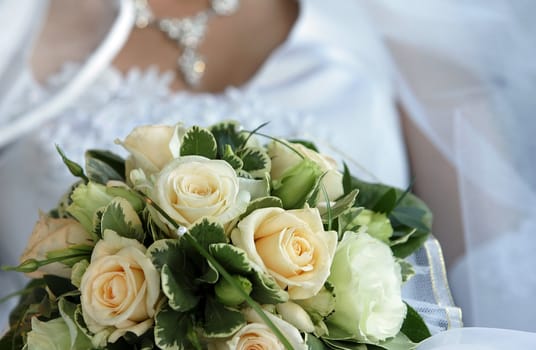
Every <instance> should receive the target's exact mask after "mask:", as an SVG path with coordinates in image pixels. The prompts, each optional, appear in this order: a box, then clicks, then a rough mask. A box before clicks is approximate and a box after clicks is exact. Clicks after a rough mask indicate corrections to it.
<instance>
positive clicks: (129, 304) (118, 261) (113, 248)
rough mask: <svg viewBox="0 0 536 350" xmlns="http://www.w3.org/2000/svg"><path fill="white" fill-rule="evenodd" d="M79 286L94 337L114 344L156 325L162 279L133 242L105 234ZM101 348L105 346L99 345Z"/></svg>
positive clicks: (142, 247)
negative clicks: (156, 308)
mask: <svg viewBox="0 0 536 350" xmlns="http://www.w3.org/2000/svg"><path fill="white" fill-rule="evenodd" d="M103 236H104V237H103V239H102V240H100V241H99V242H97V244H96V245H95V249H94V250H93V254H92V255H91V262H90V264H89V266H88V268H87V270H86V272H85V273H84V275H83V276H82V281H81V283H80V293H81V299H80V300H81V304H82V313H83V315H84V320H85V321H86V324H87V326H88V328H89V330H90V331H91V332H93V333H95V334H99V333H101V335H100V336H99V337H98V338H101V339H102V338H103V337H102V332H107V333H109V334H107V336H106V337H104V339H106V340H107V341H108V342H112V343H113V342H115V341H117V339H119V338H120V337H121V336H123V335H124V334H125V333H127V332H132V333H134V334H136V335H142V334H143V333H145V332H146V331H147V330H148V329H149V328H151V326H152V325H153V317H154V314H155V307H156V303H157V302H158V299H159V296H160V275H159V273H158V272H157V270H156V268H155V267H154V266H153V264H152V263H151V260H150V259H149V258H148V257H147V256H146V254H145V251H146V248H145V247H144V246H143V245H142V244H141V243H139V242H138V241H136V240H134V239H128V238H124V237H120V236H119V235H117V233H115V232H114V231H111V230H106V231H104V235H103ZM100 345H102V344H100Z"/></svg>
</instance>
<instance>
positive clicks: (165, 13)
mask: <svg viewBox="0 0 536 350" xmlns="http://www.w3.org/2000/svg"><path fill="white" fill-rule="evenodd" d="M150 4H151V7H152V10H153V12H154V14H155V16H156V17H184V16H191V15H193V14H195V13H197V12H199V11H202V10H204V9H206V8H208V6H209V2H208V0H202V1H199V0H195V1H194V0H187V1H169V0H156V1H150ZM297 14H298V4H297V2H296V1H289V0H270V1H259V0H242V1H241V4H240V8H239V9H238V10H237V12H236V13H234V14H232V15H231V16H228V17H227V16H225V17H220V16H216V17H213V18H211V19H210V20H209V22H208V24H207V33H206V36H205V38H204V39H203V41H202V42H201V44H200V46H199V48H198V51H199V53H200V54H201V55H203V56H204V57H205V61H206V71H205V74H204V77H203V79H202V80H201V83H200V85H199V86H198V87H197V88H196V89H191V88H189V87H188V86H187V85H186V83H185V82H184V80H183V79H182V77H181V75H180V74H178V73H177V74H176V79H175V80H174V82H173V84H172V88H173V89H174V90H194V91H199V92H221V91H222V90H224V89H225V87H227V86H230V85H232V86H240V85H242V84H244V83H246V82H247V81H249V80H250V79H251V78H252V77H253V76H254V74H255V73H256V72H257V71H258V70H259V68H260V67H261V66H262V64H263V63H264V62H265V61H266V59H267V58H268V57H269V55H270V54H271V53H272V52H273V50H274V49H276V48H277V47H278V46H280V45H281V44H282V43H283V41H285V39H286V38H287V36H288V34H289V32H290V30H291V29H292V27H293V25H294V22H295V20H296V18H297ZM180 52H181V50H180V48H179V47H178V45H177V44H176V43H175V42H173V41H171V40H170V39H168V38H167V37H166V36H165V35H163V33H161V32H160V31H158V30H157V29H154V28H151V29H148V28H146V29H135V30H134V31H133V32H132V34H131V36H130V38H129V40H128V42H127V44H126V45H125V46H124V47H123V49H122V51H121V52H120V54H119V55H118V56H117V57H116V59H115V61H114V65H115V66H116V67H118V68H119V69H120V70H121V71H127V70H128V69H130V68H131V67H133V66H136V67H140V68H145V67H148V66H151V65H157V66H158V67H159V68H160V69H161V70H169V71H174V72H175V71H176V64H177V63H176V61H177V58H178V57H179V55H180Z"/></svg>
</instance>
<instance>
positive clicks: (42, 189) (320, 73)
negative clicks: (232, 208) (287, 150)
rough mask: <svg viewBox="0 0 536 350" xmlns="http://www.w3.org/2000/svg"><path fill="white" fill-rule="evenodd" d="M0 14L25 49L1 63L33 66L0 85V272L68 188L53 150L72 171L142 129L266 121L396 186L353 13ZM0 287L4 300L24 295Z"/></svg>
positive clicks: (100, 7)
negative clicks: (73, 164) (21, 32)
mask: <svg viewBox="0 0 536 350" xmlns="http://www.w3.org/2000/svg"><path fill="white" fill-rule="evenodd" d="M4 13H6V14H7V13H9V17H6V20H8V21H11V22H13V24H12V26H11V25H10V26H8V27H13V28H15V27H17V26H18V27H24V26H26V32H25V33H26V35H27V36H28V37H27V38H26V40H23V41H21V40H16V41H8V42H6V44H8V45H9V44H10V45H12V47H13V49H12V50H11V52H13V57H11V58H10V60H9V61H10V62H30V63H31V64H30V65H21V66H20V67H18V68H20V73H19V74H18V76H17V78H18V79H16V80H15V79H14V80H11V79H10V78H11V77H10V76H7V75H5V74H4V75H3V76H1V79H2V80H0V86H2V87H6V89H7V87H8V86H14V87H15V88H10V89H9V91H6V90H5V89H1V90H2V92H4V91H6V93H5V94H4V95H3V96H2V98H0V101H2V104H1V105H0V111H1V112H0V118H1V119H0V123H3V124H4V125H3V126H2V127H1V128H0V144H3V143H8V142H10V143H9V144H8V145H6V147H5V149H4V150H3V151H2V154H1V156H0V178H1V179H2V180H1V183H0V187H1V190H2V193H3V195H2V196H1V199H0V222H1V223H2V225H1V227H0V230H1V231H0V235H1V237H2V241H3V242H5V243H3V244H2V245H1V246H0V250H1V251H0V257H1V260H2V261H1V263H2V264H16V263H17V262H18V257H19V255H20V252H21V251H22V250H23V248H24V246H25V244H26V241H27V237H28V236H29V234H30V232H31V230H32V227H33V224H34V222H35V221H36V220H37V215H38V211H39V210H43V211H46V210H49V209H50V208H52V207H54V206H55V204H56V201H57V199H58V198H60V196H61V195H62V193H63V192H64V190H65V183H70V182H72V181H73V179H72V177H71V176H70V175H69V174H68V172H66V170H65V168H64V166H63V165H62V162H61V159H60V158H59V157H58V154H57V153H56V151H55V146H54V144H57V145H59V146H60V147H61V148H62V149H63V150H64V152H65V153H66V154H67V155H68V156H69V157H71V158H72V159H74V160H77V161H78V162H82V161H83V152H84V151H85V150H86V149H89V148H96V147H98V148H106V149H111V150H115V151H116V152H121V149H120V147H118V146H117V145H115V144H114V140H115V139H117V138H119V139H121V138H124V137H125V136H126V135H127V134H128V133H129V131H130V130H132V129H133V127H134V126H136V125H140V124H158V123H162V124H174V123H177V122H178V121H181V122H183V123H185V124H187V125H188V124H190V125H191V124H194V123H196V124H201V125H209V124H211V123H214V122H216V121H219V120H222V119H235V120H238V121H240V122H241V123H242V124H243V125H244V127H245V128H248V129H253V128H255V127H257V126H259V125H260V124H262V123H264V122H267V121H268V122H270V124H269V125H268V126H267V128H268V129H269V132H270V133H271V134H275V135H281V136H282V137H294V138H311V139H314V140H315V141H316V143H317V144H318V145H319V146H321V147H323V148H324V149H327V148H331V149H333V150H337V151H338V152H340V153H347V154H349V155H350V156H351V158H352V159H356V160H358V161H359V166H360V167H362V169H366V170H367V172H370V173H372V174H374V178H373V179H374V180H379V181H382V182H386V183H389V184H393V185H396V186H399V187H405V186H407V182H408V181H407V167H406V158H405V153H404V148H403V141H402V135H401V131H400V128H399V125H398V119H397V114H396V111H395V107H394V105H393V103H392V101H393V100H394V96H393V90H392V87H391V85H390V81H389V75H388V72H387V70H386V69H385V66H386V64H382V63H380V62H379V59H382V57H383V55H384V53H383V52H382V47H381V46H380V45H379V44H378V42H377V41H376V37H375V34H374V32H373V31H371V29H370V27H369V26H368V24H367V20H366V17H364V16H361V15H360V13H361V12H360V11H359V10H358V5H357V3H350V2H348V1H345V0H338V1H332V2H324V1H320V0H314V1H311V0H307V1H305V0H304V1H299V2H294V1H288V0H272V1H266V2H263V1H250V0H243V1H238V0H212V1H172V0H154V1H153V0H150V1H148V2H146V1H143V0H118V1H108V0H92V1H77V2H72V1H69V0H52V1H50V3H49V6H48V8H45V7H41V6H34V4H32V5H30V4H26V3H24V2H22V3H21V2H18V1H7V2H3V3H2V4H0V14H4ZM45 16H46V17H45ZM169 18H171V19H172V20H169ZM166 19H167V22H166ZM178 19H182V21H183V23H184V21H189V22H188V23H187V24H186V25H185V26H187V28H184V29H183V30H182V32H181V31H180V30H177V29H176V28H172V27H171V26H172V25H173V22H174V21H175V22H178ZM39 23H42V25H41V26H39V25H38V24H39ZM166 23H167V24H166ZM36 27H37V28H36ZM174 30H175V33H173V31H174ZM30 35H33V36H30ZM2 42H4V41H2ZM34 42H35V45H33V46H32V44H33V43H34ZM21 45H22V46H24V47H22V48H21V47H20V46H21ZM201 56H202V59H201V58H199V57H201ZM6 61H8V60H6ZM14 68H15V67H13V68H12V69H14ZM0 71H1V69H0ZM28 106H30V107H28ZM24 107H26V108H27V109H26V110H24V109H23V108H24ZM35 123H39V124H38V125H39V126H38V127H35ZM15 137H17V138H18V140H17V141H16V142H11V141H13V140H12V139H14V138H15ZM351 140H355V141H351ZM377 140H383V141H382V142H381V143H379V142H377ZM369 145H373V146H372V147H369ZM329 152H330V153H333V152H334V151H332V150H329ZM344 158H346V155H345V156H344ZM354 168H357V166H354ZM366 174H368V173H363V174H362V175H363V176H365V175H366ZM1 273H2V280H3V281H5V282H6V283H4V285H5V286H6V287H5V288H4V289H3V290H4V291H5V292H3V293H5V294H7V293H6V292H7V291H8V290H9V291H10V292H11V291H13V290H16V289H18V288H20V287H21V286H22V283H23V282H22V281H11V279H15V278H17V277H16V276H15V275H14V274H8V273H5V272H1ZM6 305H7V304H2V307H6ZM435 309H439V307H437V306H434V305H431V306H430V310H435ZM437 312H438V313H439V311H437ZM6 313H7V310H4V309H2V314H3V315H2V316H3V317H4V318H5V316H6ZM437 323H438V324H439V323H440V322H437ZM445 324H446V323H445Z"/></svg>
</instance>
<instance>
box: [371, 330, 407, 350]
mask: <svg viewBox="0 0 536 350" xmlns="http://www.w3.org/2000/svg"><path fill="white" fill-rule="evenodd" d="M374 345H377V346H379V347H380V348H382V349H385V350H412V349H415V348H416V347H417V344H415V343H414V342H412V341H411V340H410V339H409V338H408V337H407V336H406V335H404V334H403V333H402V332H400V333H398V334H397V335H396V336H394V337H393V338H391V339H388V340H386V341H383V342H380V343H379V344H374Z"/></svg>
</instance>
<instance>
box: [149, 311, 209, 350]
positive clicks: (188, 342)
mask: <svg viewBox="0 0 536 350" xmlns="http://www.w3.org/2000/svg"><path fill="white" fill-rule="evenodd" d="M154 338H155V343H156V345H157V346H158V348H159V349H162V350H186V349H199V350H200V349H201V345H200V342H199V336H198V335H197V333H196V331H195V323H194V319H193V316H192V315H191V314H187V313H182V312H177V311H175V310H173V309H172V308H170V307H169V306H168V305H164V307H163V308H162V309H161V310H159V311H158V313H157V314H156V316H155V325H154Z"/></svg>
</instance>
